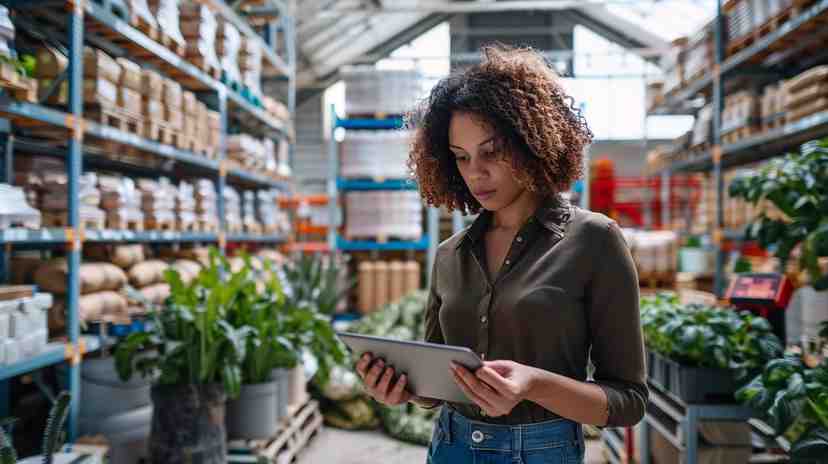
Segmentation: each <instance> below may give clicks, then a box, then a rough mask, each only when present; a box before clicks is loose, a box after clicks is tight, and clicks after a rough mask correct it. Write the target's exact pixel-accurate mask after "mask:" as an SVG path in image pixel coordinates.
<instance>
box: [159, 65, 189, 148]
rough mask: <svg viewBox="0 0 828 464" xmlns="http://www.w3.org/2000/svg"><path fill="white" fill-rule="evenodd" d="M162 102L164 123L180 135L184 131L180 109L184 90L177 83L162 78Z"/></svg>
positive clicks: (182, 103) (182, 114)
mask: <svg viewBox="0 0 828 464" xmlns="http://www.w3.org/2000/svg"><path fill="white" fill-rule="evenodd" d="M162 81H163V85H162V92H161V94H162V101H163V102H164V123H165V124H166V125H167V127H169V129H170V130H172V131H175V132H176V133H179V134H180V133H181V132H182V131H183V130H184V113H182V112H181V107H182V106H183V105H184V90H183V89H182V88H181V84H179V83H178V82H176V81H174V80H172V79H169V78H166V77H163V78H162Z"/></svg>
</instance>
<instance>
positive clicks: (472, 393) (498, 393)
mask: <svg viewBox="0 0 828 464" xmlns="http://www.w3.org/2000/svg"><path fill="white" fill-rule="evenodd" d="M452 373H453V375H454V381H455V382H456V383H457V385H458V386H459V387H460V389H461V390H463V392H464V393H465V394H466V396H468V397H469V399H471V400H472V401H474V403H475V404H477V405H478V406H480V409H482V410H483V412H484V413H485V414H486V415H487V416H490V417H498V416H505V415H506V414H509V413H510V412H512V409H514V407H515V406H517V404H518V403H520V402H521V401H523V400H525V399H526V396H527V395H528V394H529V389H530V388H531V385H532V382H533V381H534V379H535V375H536V370H535V368H533V367H530V366H526V365H523V364H518V363H516V362H514V361H486V362H484V363H483V366H482V367H481V368H480V369H478V370H477V371H476V372H475V373H472V372H470V371H469V370H468V369H466V368H465V367H463V366H460V365H457V364H453V365H452Z"/></svg>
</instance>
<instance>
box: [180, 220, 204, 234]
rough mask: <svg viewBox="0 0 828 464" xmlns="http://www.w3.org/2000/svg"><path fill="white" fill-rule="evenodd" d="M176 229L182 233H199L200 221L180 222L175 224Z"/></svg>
mask: <svg viewBox="0 0 828 464" xmlns="http://www.w3.org/2000/svg"><path fill="white" fill-rule="evenodd" d="M175 225H176V228H177V229H178V230H179V231H181V232H199V230H198V221H189V222H185V221H181V220H178V221H176V223H175Z"/></svg>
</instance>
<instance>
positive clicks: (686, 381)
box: [648, 353, 739, 404]
mask: <svg viewBox="0 0 828 464" xmlns="http://www.w3.org/2000/svg"><path fill="white" fill-rule="evenodd" d="M648 359H649V360H650V361H651V362H652V363H653V364H652V365H651V366H649V369H650V370H651V374H650V377H651V382H653V384H654V385H655V386H657V387H659V388H661V389H662V390H663V391H665V392H667V393H669V394H671V395H672V396H674V397H675V398H677V399H679V400H680V401H682V402H684V403H686V404H691V403H710V402H713V403H721V402H733V401H735V399H734V397H733V394H734V393H735V392H736V390H737V389H738V388H739V385H738V384H737V382H736V380H735V379H734V377H733V372H732V371H729V370H726V369H717V368H710V367H688V366H683V365H681V364H679V363H677V362H675V361H673V360H671V359H667V358H665V357H663V356H661V355H659V354H656V353H651V354H650V355H649V356H648Z"/></svg>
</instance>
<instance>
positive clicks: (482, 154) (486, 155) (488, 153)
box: [480, 150, 495, 159]
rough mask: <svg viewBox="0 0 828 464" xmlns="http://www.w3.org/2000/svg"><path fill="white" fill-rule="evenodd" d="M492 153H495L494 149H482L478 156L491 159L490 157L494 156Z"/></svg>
mask: <svg viewBox="0 0 828 464" xmlns="http://www.w3.org/2000/svg"><path fill="white" fill-rule="evenodd" d="M494 154H495V152H494V150H489V151H482V152H480V157H481V158H486V159H491V158H494Z"/></svg>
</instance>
